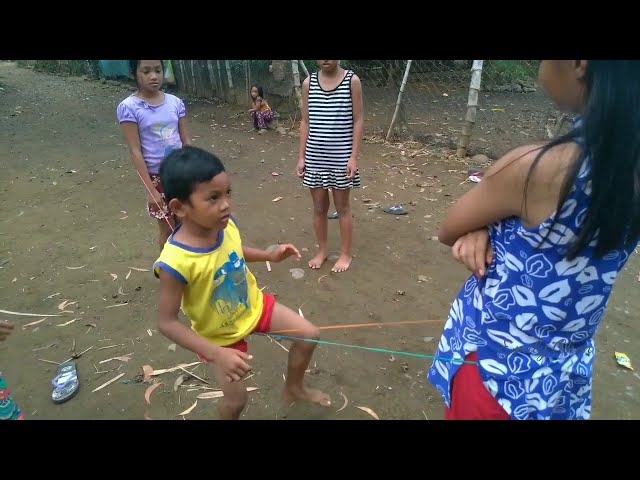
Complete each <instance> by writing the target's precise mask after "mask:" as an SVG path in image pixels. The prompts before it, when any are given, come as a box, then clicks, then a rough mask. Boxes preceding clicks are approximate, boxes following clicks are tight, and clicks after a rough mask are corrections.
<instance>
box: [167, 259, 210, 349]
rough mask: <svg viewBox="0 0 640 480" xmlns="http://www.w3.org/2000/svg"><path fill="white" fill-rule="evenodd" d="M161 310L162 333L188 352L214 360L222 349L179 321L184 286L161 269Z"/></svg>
mask: <svg viewBox="0 0 640 480" xmlns="http://www.w3.org/2000/svg"><path fill="white" fill-rule="evenodd" d="M159 277H160V308H159V311H158V329H159V330H160V332H161V333H162V334H163V335H164V336H165V337H167V338H168V339H170V340H172V341H173V342H175V343H176V344H178V345H180V346H181V347H183V348H186V349H187V350H190V351H192V352H194V353H198V354H200V355H202V356H203V357H205V358H207V359H212V358H213V357H215V356H216V354H217V353H218V352H219V350H220V349H221V347H219V346H217V345H215V344H213V343H211V342H208V341H206V340H205V339H203V338H201V337H200V336H199V335H198V334H196V333H195V332H194V331H193V330H191V329H190V328H189V327H187V326H186V325H184V324H183V323H181V322H180V321H179V320H178V311H179V310H180V303H181V301H182V294H183V292H184V284H183V283H182V282H181V281H180V280H178V279H177V278H176V277H174V276H173V275H171V274H170V273H168V272H166V271H165V270H163V269H160V273H159Z"/></svg>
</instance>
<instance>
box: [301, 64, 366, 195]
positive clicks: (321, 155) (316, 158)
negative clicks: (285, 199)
mask: <svg viewBox="0 0 640 480" xmlns="http://www.w3.org/2000/svg"><path fill="white" fill-rule="evenodd" d="M352 77H353V72H352V71H351V70H348V71H347V72H346V74H345V76H344V79H343V80H342V82H340V84H339V85H338V86H337V87H336V88H334V89H333V90H323V89H322V87H321V86H320V82H319V81H318V72H315V73H313V74H311V78H310V80H309V101H308V108H309V136H308V138H307V145H306V148H305V155H304V161H305V174H304V179H303V182H302V183H303V185H304V186H305V187H309V188H324V189H330V188H331V189H336V190H342V189H348V188H358V187H360V172H357V173H356V176H355V177H354V178H353V179H348V178H347V164H348V163H349V158H351V152H352V149H353V101H352V98H351V78H352Z"/></svg>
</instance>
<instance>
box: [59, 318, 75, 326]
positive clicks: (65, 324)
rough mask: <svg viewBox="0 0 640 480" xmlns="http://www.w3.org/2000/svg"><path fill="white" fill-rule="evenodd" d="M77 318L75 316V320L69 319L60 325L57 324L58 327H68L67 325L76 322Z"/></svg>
mask: <svg viewBox="0 0 640 480" xmlns="http://www.w3.org/2000/svg"><path fill="white" fill-rule="evenodd" d="M76 320H78V319H77V318H74V319H73V320H69V321H68V322H65V323H59V324H58V325H56V327H66V326H67V325H69V324H70V323H73V322H75V321H76Z"/></svg>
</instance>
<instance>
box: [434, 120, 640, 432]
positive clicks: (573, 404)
mask: <svg viewBox="0 0 640 480" xmlns="http://www.w3.org/2000/svg"><path fill="white" fill-rule="evenodd" d="M579 122H580V120H579V119H578V120H577V121H576V123H575V124H574V128H577V127H579ZM590 193H591V182H590V180H589V161H588V159H585V160H584V161H583V163H582V166H581V169H580V171H579V174H578V176H577V179H576V181H575V184H574V186H573V188H572V190H571V192H570V194H569V196H568V198H567V200H566V201H565V203H564V205H563V206H562V209H561V211H560V215H559V218H558V222H557V223H556V224H555V226H553V228H552V229H551V232H550V234H549V236H548V237H546V235H547V233H549V228H550V227H551V225H552V223H553V216H552V217H551V218H549V219H548V220H546V221H545V222H543V223H542V224H541V225H539V226H537V227H534V228H526V227H525V226H524V225H523V224H522V223H521V221H520V219H519V218H510V219H506V220H503V221H500V222H497V223H495V224H494V225H491V226H490V227H489V232H490V238H491V244H492V245H493V249H494V258H495V260H494V262H493V264H492V265H491V266H490V268H489V269H488V272H487V275H486V276H485V278H483V279H480V280H478V279H477V278H476V277H475V276H472V277H471V278H469V280H468V281H467V282H466V283H465V285H464V287H463V289H462V291H461V292H460V294H459V295H458V297H457V298H456V300H455V301H454V302H453V306H452V308H451V311H450V313H449V317H448V319H447V322H446V324H445V327H444V331H443V333H442V337H441V339H440V343H439V345H438V350H437V353H436V356H437V357H445V358H447V359H453V360H461V359H464V358H465V357H466V356H467V355H469V354H470V353H472V352H475V351H477V352H478V368H479V371H480V374H481V377H482V379H483V382H484V384H485V386H486V387H487V389H488V390H489V392H490V393H491V394H492V395H493V396H494V398H496V400H497V401H498V402H499V403H500V405H501V406H502V407H503V408H504V410H505V411H506V412H507V413H508V414H509V415H510V416H511V418H512V419H517V420H525V419H545V420H548V419H560V420H571V419H583V420H587V419H589V418H590V416H591V386H592V377H593V365H594V356H595V349H594V341H593V338H594V336H595V334H596V333H597V331H598V328H599V326H600V322H601V321H602V318H603V316H604V313H605V311H606V308H607V305H608V302H609V297H610V294H611V289H612V287H613V285H614V282H615V280H616V277H617V276H618V274H619V273H620V271H621V270H622V268H623V267H624V266H625V264H626V262H627V260H628V258H629V256H630V254H631V253H633V251H634V249H635V246H636V244H637V242H636V243H635V244H634V245H633V246H632V247H628V248H623V247H620V248H619V249H616V250H613V251H610V252H609V253H607V254H606V255H605V256H604V257H603V258H596V257H594V246H595V241H592V242H591V243H590V244H589V245H588V247H587V248H585V249H584V250H583V251H582V252H580V253H579V255H578V256H577V257H576V258H575V259H574V260H571V261H569V260H567V258H566V254H567V251H568V248H569V246H570V244H571V243H572V242H573V241H574V240H575V239H576V236H577V235H576V234H577V233H579V231H580V228H581V227H582V225H583V223H584V219H585V216H586V212H587V207H588V206H589V198H590V197H589V196H590ZM545 237H546V240H544V242H543V239H545ZM541 242H542V244H541ZM460 366H461V364H460V363H459V362H457V363H454V362H451V361H446V360H444V361H443V360H436V361H434V362H433V364H432V367H431V369H430V371H429V374H428V378H429V381H430V382H431V383H432V384H433V385H434V386H435V387H436V388H437V389H438V391H439V392H440V394H441V395H442V396H443V397H444V400H445V403H446V405H447V406H449V407H450V406H451V382H452V380H453V377H454V375H455V374H456V372H457V371H458V369H459V368H460Z"/></svg>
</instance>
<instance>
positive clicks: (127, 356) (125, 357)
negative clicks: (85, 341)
mask: <svg viewBox="0 0 640 480" xmlns="http://www.w3.org/2000/svg"><path fill="white" fill-rule="evenodd" d="M98 350H100V349H98ZM129 355H133V354H132V353H129V354H127V355H123V356H121V357H111V358H107V359H106V360H101V361H100V362H99V363H101V364H102V363H107V362H111V361H113V360H119V361H120V362H128V361H129V360H131V358H130V357H129Z"/></svg>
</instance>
